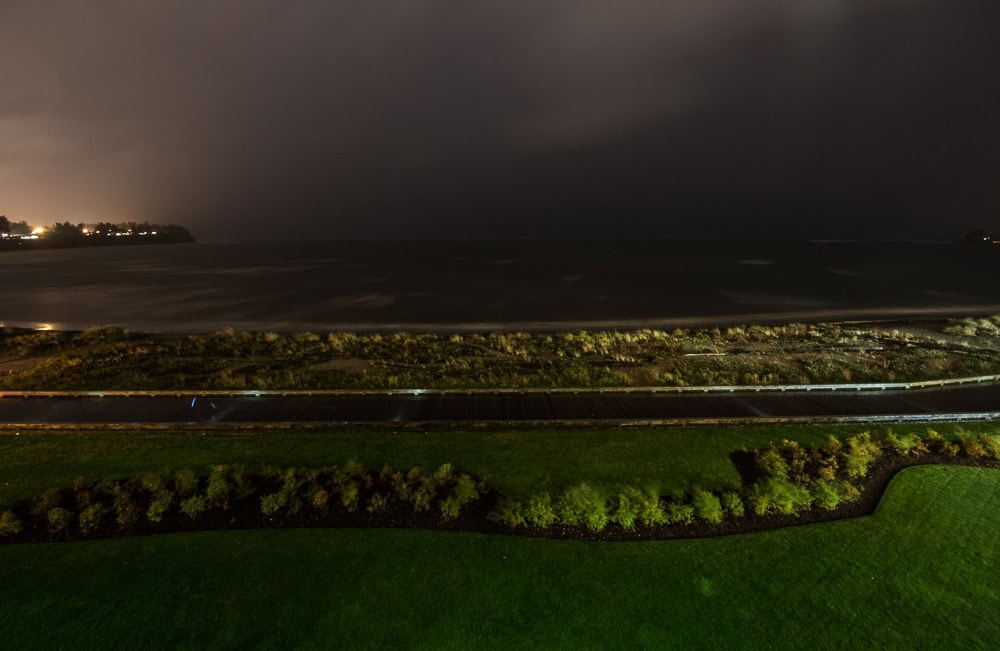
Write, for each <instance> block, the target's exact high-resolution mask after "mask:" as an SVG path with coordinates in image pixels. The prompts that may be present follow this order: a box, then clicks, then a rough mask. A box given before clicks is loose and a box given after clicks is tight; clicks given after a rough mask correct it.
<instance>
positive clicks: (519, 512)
mask: <svg viewBox="0 0 1000 651" xmlns="http://www.w3.org/2000/svg"><path fill="white" fill-rule="evenodd" d="M524 516H525V514H524V505H523V504H521V503H520V502H518V501H517V500H512V499H509V498H507V497H501V498H500V502H499V503H498V504H497V510H496V511H494V512H493V513H491V514H490V517H491V518H492V519H494V520H498V521H499V522H501V523H502V524H505V525H507V526H508V527H511V528H517V527H523V526H524V525H525V517H524Z"/></svg>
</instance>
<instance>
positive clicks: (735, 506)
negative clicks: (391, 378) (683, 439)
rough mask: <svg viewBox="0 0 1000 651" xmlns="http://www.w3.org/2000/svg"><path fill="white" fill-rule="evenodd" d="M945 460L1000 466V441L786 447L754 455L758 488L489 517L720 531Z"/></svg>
mask: <svg viewBox="0 0 1000 651" xmlns="http://www.w3.org/2000/svg"><path fill="white" fill-rule="evenodd" d="M918 454H944V455H946V456H951V457H956V456H958V455H964V456H965V457H967V458H971V459H976V458H984V459H985V458H988V459H993V460H997V461H1000V435H995V434H992V435H981V436H979V437H975V438H973V437H971V436H968V435H959V437H958V441H957V442H953V441H948V440H945V439H944V438H943V437H942V436H941V435H940V434H938V433H937V432H934V431H933V430H931V431H928V433H927V434H926V436H924V437H920V436H919V435H916V434H905V435H895V434H889V436H888V437H887V438H886V439H885V440H882V441H875V440H873V439H872V438H871V435H870V434H868V433H867V432H866V433H862V434H859V435H858V436H852V437H850V438H848V439H847V440H846V441H840V440H838V439H837V438H836V437H833V436H831V437H830V438H829V440H828V441H827V443H826V445H825V446H822V447H816V448H804V447H802V446H801V445H799V444H798V443H796V442H795V441H788V440H786V441H784V442H783V444H782V446H781V447H778V446H775V445H773V444H771V445H769V446H768V447H766V448H763V449H758V450H754V451H753V457H754V461H755V465H756V471H757V472H756V475H757V478H756V481H754V482H753V483H752V484H750V485H749V486H745V487H743V488H742V489H741V490H740V491H732V490H729V491H708V490H703V489H700V488H695V489H694V490H693V491H692V492H690V493H683V492H682V493H678V494H674V495H671V496H660V495H658V494H657V493H656V492H655V491H652V490H649V489H646V490H641V489H638V488H635V487H626V488H623V489H621V490H618V491H616V492H610V493H609V492H603V491H601V490H599V489H597V488H595V487H593V486H590V485H589V484H579V485H577V486H573V487H571V488H569V489H567V490H566V491H564V492H563V493H562V494H560V495H557V496H555V497H553V496H552V495H551V494H549V493H539V494H536V495H532V496H531V497H530V498H528V499H527V500H516V499H510V498H508V497H501V499H500V502H499V503H498V505H497V509H496V511H495V512H494V513H493V514H492V517H493V518H494V519H495V520H497V521H499V522H501V523H503V524H505V525H506V526H509V527H514V528H517V527H550V526H583V527H586V528H587V529H589V530H591V531H601V530H603V529H604V528H605V527H607V526H608V525H609V524H613V525H618V526H620V527H621V528H622V529H624V530H626V531H631V530H633V529H635V527H636V525H637V524H641V525H644V526H658V525H688V524H692V523H696V522H704V523H708V524H713V525H717V524H721V523H722V522H723V521H724V520H726V519H727V518H742V517H744V516H745V515H746V514H748V513H752V514H754V515H756V516H767V515H785V516H794V515H798V514H800V513H802V512H803V511H806V510H808V509H811V508H815V509H820V510H825V511H833V510H835V509H837V508H838V507H840V506H841V505H843V504H849V503H851V502H854V501H856V500H858V499H859V498H860V497H861V491H862V487H861V485H860V484H861V482H862V480H863V479H864V478H865V477H867V476H868V474H869V472H870V470H871V469H872V467H873V466H874V465H875V463H876V462H877V461H878V460H879V459H880V458H882V457H883V456H886V455H896V456H911V455H918Z"/></svg>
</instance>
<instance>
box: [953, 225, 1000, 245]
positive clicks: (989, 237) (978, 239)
mask: <svg viewBox="0 0 1000 651" xmlns="http://www.w3.org/2000/svg"><path fill="white" fill-rule="evenodd" d="M962 241H963V242H966V243H968V244H984V243H985V244H993V243H995V242H1000V233H989V232H987V231H986V230H984V229H982V228H977V229H976V230H974V231H970V232H968V233H966V234H965V237H963V238H962Z"/></svg>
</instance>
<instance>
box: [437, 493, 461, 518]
mask: <svg viewBox="0 0 1000 651" xmlns="http://www.w3.org/2000/svg"><path fill="white" fill-rule="evenodd" d="M438 508H439V509H441V516H442V517H443V518H444V519H445V520H454V519H455V518H457V517H458V515H459V514H460V513H461V512H462V505H461V503H459V501H458V498H456V497H455V496H454V495H449V496H448V497H446V498H444V499H443V500H441V504H439V505H438Z"/></svg>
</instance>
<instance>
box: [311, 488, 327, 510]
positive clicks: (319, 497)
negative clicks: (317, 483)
mask: <svg viewBox="0 0 1000 651" xmlns="http://www.w3.org/2000/svg"><path fill="white" fill-rule="evenodd" d="M329 503H330V493H329V492H327V491H326V489H323V488H320V489H319V490H317V491H316V492H315V493H313V496H312V505H313V507H315V508H317V509H319V510H321V511H325V510H326V507H327V506H328V505H329Z"/></svg>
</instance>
